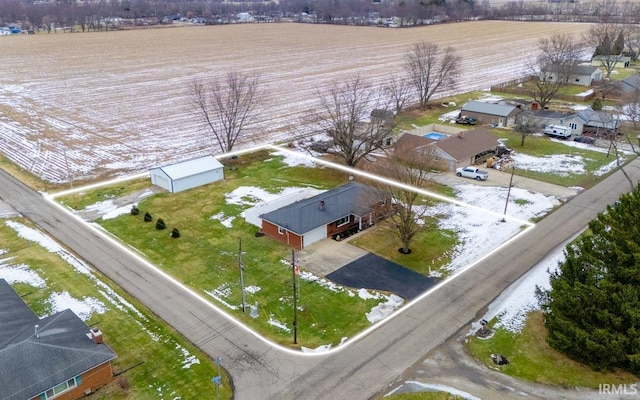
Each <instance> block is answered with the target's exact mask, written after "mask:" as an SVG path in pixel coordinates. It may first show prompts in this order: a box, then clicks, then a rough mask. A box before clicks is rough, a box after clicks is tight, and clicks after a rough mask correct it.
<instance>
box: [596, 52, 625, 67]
mask: <svg viewBox="0 0 640 400" xmlns="http://www.w3.org/2000/svg"><path fill="white" fill-rule="evenodd" d="M629 64H631V57H627V56H623V55H621V54H612V55H610V56H606V55H605V56H594V57H593V58H591V65H592V66H594V67H602V66H606V65H611V66H613V68H629Z"/></svg>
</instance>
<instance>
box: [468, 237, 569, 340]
mask: <svg viewBox="0 0 640 400" xmlns="http://www.w3.org/2000/svg"><path fill="white" fill-rule="evenodd" d="M562 248H564V247H562ZM564 259H565V255H564V251H563V250H561V249H559V250H558V251H556V252H553V253H552V254H550V255H548V256H547V257H546V258H545V259H543V260H542V261H541V262H540V263H538V264H537V265H536V266H535V267H534V268H532V269H531V270H529V272H527V273H526V274H524V275H523V276H522V277H520V279H518V280H517V281H516V282H514V283H513V284H512V285H511V286H509V287H508V288H507V289H506V290H505V291H504V292H502V293H501V294H500V296H498V298H497V299H495V300H494V301H493V302H492V303H491V304H490V305H489V308H488V310H487V313H486V314H485V316H484V317H483V319H485V320H487V321H490V320H491V319H493V318H494V317H498V322H497V323H496V324H495V325H494V327H495V328H504V329H507V330H508V331H511V332H515V333H519V332H520V331H521V330H522V328H524V324H525V322H526V320H527V315H528V314H529V313H530V312H531V311H535V310H539V309H540V307H539V305H538V300H537V298H536V295H535V290H536V286H539V287H540V288H541V289H544V290H547V289H549V288H550V287H551V284H550V281H549V274H550V273H551V272H555V271H557V269H558V263H560V262H562V261H564ZM478 328H479V326H478Z"/></svg>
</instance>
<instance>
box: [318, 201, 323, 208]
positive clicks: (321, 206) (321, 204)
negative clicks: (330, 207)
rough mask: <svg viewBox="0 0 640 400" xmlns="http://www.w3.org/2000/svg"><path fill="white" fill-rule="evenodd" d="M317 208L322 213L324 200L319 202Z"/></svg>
mask: <svg viewBox="0 0 640 400" xmlns="http://www.w3.org/2000/svg"><path fill="white" fill-rule="evenodd" d="M318 208H320V211H324V200H320V205H319V206H318Z"/></svg>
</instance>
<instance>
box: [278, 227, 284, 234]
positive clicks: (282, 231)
mask: <svg viewBox="0 0 640 400" xmlns="http://www.w3.org/2000/svg"><path fill="white" fill-rule="evenodd" d="M278 233H279V234H281V235H284V228H283V227H281V226H279V227H278Z"/></svg>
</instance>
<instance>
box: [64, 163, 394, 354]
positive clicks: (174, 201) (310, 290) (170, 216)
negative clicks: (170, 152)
mask: <svg viewBox="0 0 640 400" xmlns="http://www.w3.org/2000/svg"><path fill="white" fill-rule="evenodd" d="M222 162H223V164H225V166H226V168H225V169H226V172H225V180H224V181H219V182H215V183H213V184H211V185H207V186H204V187H199V188H195V189H191V190H189V191H186V192H181V193H176V194H169V193H162V194H157V195H154V196H151V197H148V198H146V199H143V200H141V201H140V203H139V205H138V208H139V210H140V214H139V215H137V216H132V215H128V214H127V215H122V216H120V217H118V218H114V219H109V220H99V221H98V223H99V224H100V225H102V226H103V227H104V228H105V229H107V230H108V231H109V232H111V233H112V234H114V235H115V236H117V237H118V238H120V239H121V240H122V241H124V242H126V243H127V244H129V245H131V246H132V247H134V248H136V249H139V250H140V251H141V252H142V253H143V254H144V255H145V256H146V257H147V258H149V260H151V261H152V262H153V263H154V264H155V265H158V266H159V267H161V268H162V269H163V270H164V271H166V272H167V273H169V274H170V275H172V276H174V277H176V278H177V279H178V280H180V281H182V282H184V283H185V284H187V285H188V286H190V287H191V288H193V289H194V290H195V291H197V292H198V293H200V294H202V295H204V296H205V297H210V294H213V295H215V296H216V297H217V298H218V299H219V300H220V303H222V304H227V305H228V306H226V310H227V312H229V313H231V314H233V315H234V316H235V317H236V318H238V319H240V321H241V322H243V323H245V324H247V325H248V326H250V327H252V328H253V329H255V330H256V331H258V332H260V333H261V334H263V335H264V336H266V337H269V338H271V339H273V340H275V341H277V342H279V343H281V344H283V345H290V346H293V332H292V331H291V329H292V322H293V321H292V320H293V310H292V301H293V296H292V274H291V268H290V260H291V250H290V248H289V247H288V246H285V245H284V244H281V243H279V242H276V241H274V240H272V239H271V238H269V237H256V235H255V234H256V232H257V231H258V228H257V227H255V226H253V225H251V224H248V223H246V222H245V220H244V218H241V216H240V214H241V212H242V211H243V210H244V209H246V208H248V206H247V205H239V204H230V203H228V202H227V201H226V199H225V194H227V193H231V192H233V191H234V190H235V189H237V188H238V187H241V186H250V187H259V188H261V189H264V190H265V191H267V192H270V193H278V192H280V191H281V190H283V189H284V188H287V187H306V186H313V187H317V188H325V189H329V188H333V187H335V186H338V185H340V184H343V183H346V182H347V180H348V175H347V174H346V173H345V172H342V171H337V170H334V169H330V168H321V167H315V168H310V167H305V166H295V167H289V166H287V165H286V164H284V163H283V162H282V157H279V156H274V155H273V154H271V153H269V152H266V151H261V152H256V153H251V154H246V155H243V156H240V157H238V158H237V159H233V160H232V159H228V160H222ZM104 193H109V195H108V196H111V195H112V193H113V189H99V190H94V191H87V192H85V193H82V194H78V195H76V196H75V199H73V198H72V197H71V196H67V197H65V198H61V199H59V200H60V201H62V202H63V203H65V204H68V203H69V202H70V201H77V202H78V204H85V202H86V203H90V201H91V199H96V198H104V197H105V196H104V195H103V194H104ZM247 200H248V199H247ZM146 212H149V213H150V214H151V215H152V216H153V222H144V220H143V215H144V214H145V213H146ZM212 216H216V217H215V218H212ZM158 218H162V219H163V220H164V221H165V223H166V225H167V229H166V230H157V229H156V227H155V221H156V220H157V219H158ZM227 219H229V220H231V219H232V222H231V224H232V228H229V227H227V226H225V225H223V223H222V222H221V220H227ZM174 227H175V228H177V229H179V231H180V234H181V237H180V238H178V239H174V238H171V236H170V234H169V233H170V231H171V230H172V229H173V228H174ZM239 239H241V240H242V251H243V253H244V254H243V256H242V262H243V264H244V265H245V268H244V274H243V275H244V285H245V288H251V290H247V291H245V296H246V304H247V306H248V305H254V304H256V303H257V304H258V311H259V317H258V318H256V319H253V318H251V317H250V316H249V315H248V314H249V313H248V312H247V313H246V314H243V313H242V312H241V311H240V308H241V307H240V305H241V303H242V301H241V290H240V279H239V277H240V273H239V266H238V257H237V255H238V247H239ZM301 267H302V269H303V270H304V265H303V266H301ZM299 296H300V300H299V303H298V305H299V307H298V310H299V312H298V345H297V346H293V347H298V346H304V347H309V348H315V347H318V346H322V345H327V344H332V345H337V344H339V343H340V342H341V341H342V340H343V338H344V337H350V336H353V335H355V334H356V333H357V332H359V331H361V330H363V329H364V328H366V327H367V326H369V325H370V322H369V321H368V320H367V318H366V313H368V312H369V311H370V310H371V308H373V307H374V306H376V305H377V304H378V303H380V302H381V301H383V300H381V299H366V300H365V299H361V298H359V297H358V296H357V295H356V296H354V292H353V291H352V290H347V289H342V288H340V289H337V290H336V289H332V287H330V286H328V285H323V284H322V281H321V280H320V281H313V280H304V279H302V278H301V279H300V284H299ZM210 298H211V300H212V301H214V299H213V297H210ZM247 308H248V307H247Z"/></svg>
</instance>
